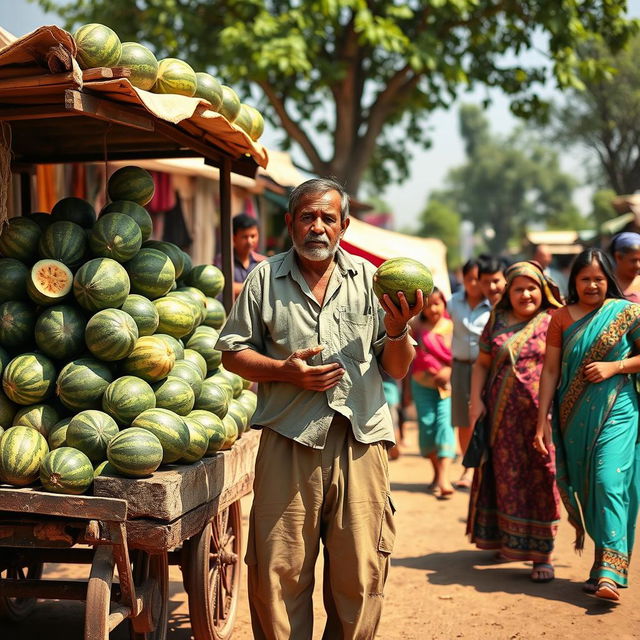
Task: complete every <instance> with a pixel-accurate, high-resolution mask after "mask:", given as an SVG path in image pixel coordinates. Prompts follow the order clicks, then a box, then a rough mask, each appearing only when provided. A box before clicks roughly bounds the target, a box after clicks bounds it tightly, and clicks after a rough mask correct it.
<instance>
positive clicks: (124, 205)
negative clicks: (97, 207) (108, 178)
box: [100, 200, 153, 242]
mask: <svg viewBox="0 0 640 640" xmlns="http://www.w3.org/2000/svg"><path fill="white" fill-rule="evenodd" d="M106 213H124V214H125V215H128V216H129V217H131V218H133V219H134V221H135V222H136V224H137V225H138V226H139V227H140V231H141V233H142V242H146V241H147V240H148V239H149V238H150V237H151V234H152V233H153V221H152V220H151V216H150V215H149V212H148V211H147V210H146V209H145V208H144V207H143V206H142V205H139V204H138V203H137V202H131V200H116V201H115V202H110V203H109V204H108V205H107V206H106V207H104V208H103V209H102V211H101V212H100V215H101V216H102V215H104V214H106Z"/></svg>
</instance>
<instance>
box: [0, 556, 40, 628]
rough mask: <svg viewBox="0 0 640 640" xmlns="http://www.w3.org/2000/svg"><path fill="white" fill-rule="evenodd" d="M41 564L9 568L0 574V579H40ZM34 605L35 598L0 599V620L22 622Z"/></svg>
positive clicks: (33, 563)
mask: <svg viewBox="0 0 640 640" xmlns="http://www.w3.org/2000/svg"><path fill="white" fill-rule="evenodd" d="M42 567H43V564H42V562H32V563H31V564H26V565H24V566H22V567H10V568H8V569H6V570H4V571H1V572H0V579H1V578H4V579H5V580H39V579H40V578H41V577H42ZM35 605H36V598H7V597H1V598H0V618H4V619H5V620H11V621H12V622H20V620H24V619H25V618H26V617H27V616H28V615H29V614H30V613H31V611H32V610H33V607H35Z"/></svg>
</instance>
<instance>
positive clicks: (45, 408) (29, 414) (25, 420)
mask: <svg viewBox="0 0 640 640" xmlns="http://www.w3.org/2000/svg"><path fill="white" fill-rule="evenodd" d="M58 420H60V416H59V415H58V412H57V411H56V409H55V407H52V406H51V405H49V404H32V405H30V406H28V407H22V408H21V409H18V411H16V414H15V416H14V417H13V425H12V426H14V427H31V428H32V429H35V430H36V431H39V432H40V433H41V434H42V435H43V436H44V437H45V438H47V437H48V436H49V433H50V432H51V430H52V429H53V427H54V426H55V425H56V423H57V422H58Z"/></svg>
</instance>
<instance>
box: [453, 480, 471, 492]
mask: <svg viewBox="0 0 640 640" xmlns="http://www.w3.org/2000/svg"><path fill="white" fill-rule="evenodd" d="M453 486H454V487H455V488H456V489H457V490H458V491H470V490H471V480H458V481H457V482H454V483H453Z"/></svg>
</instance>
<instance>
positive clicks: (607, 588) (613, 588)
mask: <svg viewBox="0 0 640 640" xmlns="http://www.w3.org/2000/svg"><path fill="white" fill-rule="evenodd" d="M593 595H594V596H595V597H596V598H600V600H607V602H619V601H620V594H619V593H618V585H617V584H615V583H614V582H612V581H610V580H606V579H605V580H603V579H602V578H601V579H600V580H599V582H598V585H597V587H596V590H595V592H594V594H593Z"/></svg>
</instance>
